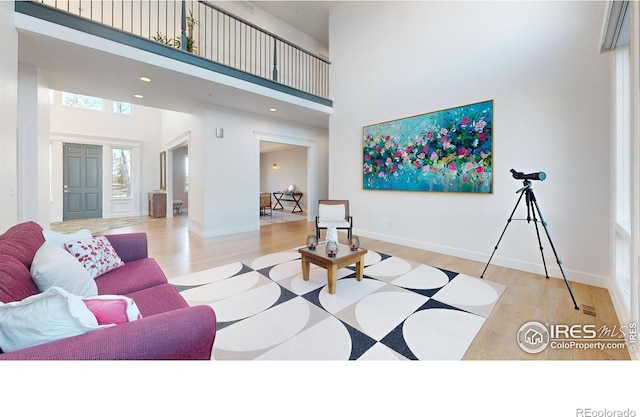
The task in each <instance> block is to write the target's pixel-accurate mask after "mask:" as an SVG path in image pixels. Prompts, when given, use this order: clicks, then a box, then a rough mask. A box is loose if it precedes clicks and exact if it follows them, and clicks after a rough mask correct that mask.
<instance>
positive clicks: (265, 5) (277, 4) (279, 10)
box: [251, 1, 336, 45]
mask: <svg viewBox="0 0 640 417" xmlns="http://www.w3.org/2000/svg"><path fill="white" fill-rule="evenodd" d="M251 3H253V4H255V5H256V6H257V7H259V8H261V9H262V10H264V11H266V12H267V13H269V14H271V15H273V16H276V17H277V18H279V19H280V20H282V21H284V22H286V23H288V24H290V25H291V26H293V27H294V28H296V29H298V30H299V31H301V32H302V33H306V34H307V35H309V36H311V37H312V38H314V39H316V40H317V41H320V42H322V43H323V44H324V45H329V8H330V7H331V6H332V5H333V4H334V3H336V2H335V1H253V2H251Z"/></svg>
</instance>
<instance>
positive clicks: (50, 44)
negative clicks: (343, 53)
mask: <svg viewBox="0 0 640 417" xmlns="http://www.w3.org/2000/svg"><path fill="white" fill-rule="evenodd" d="M263 3H264V4H263ZM329 3H330V2H313V1H312V2H305V1H294V2H287V1H285V2H272V1H268V2H261V1H258V2H255V4H256V5H258V6H259V7H262V8H263V9H264V10H266V11H267V12H268V13H272V14H273V15H275V16H276V17H278V18H280V19H281V20H283V21H287V22H288V23H290V24H291V25H292V26H295V27H300V28H303V29H306V30H305V32H307V33H308V34H309V35H310V36H313V37H314V38H316V37H317V38H323V39H324V38H326V25H322V24H317V23H319V22H320V21H322V19H323V18H319V16H328V5H329ZM327 20H328V18H327ZM310 22H314V23H313V24H311V23H310ZM17 26H19V25H17ZM19 27H20V26H19ZM35 32H36V31H29V30H22V29H19V60H20V63H22V64H28V65H32V66H34V67H37V68H39V69H40V71H41V75H42V76H43V77H44V79H45V81H46V82H47V85H48V86H49V87H50V88H52V89H55V90H61V91H70V92H75V93H79V94H85V95H92V96H97V97H103V98H107V99H112V100H121V101H128V102H132V103H134V104H138V105H145V106H149V107H156V108H161V109H167V110H174V111H181V112H191V111H193V110H195V109H196V108H197V107H198V106H199V105H200V104H202V103H210V104H214V105H222V106H226V107H231V108H236V109H241V110H244V111H249V112H253V113H257V114H262V115H265V116H268V117H275V118H280V119H284V120H289V121H295V122H300V123H305V124H309V125H312V126H318V127H324V128H326V127H328V118H329V116H328V114H327V113H326V112H323V111H318V110H317V107H316V108H313V106H310V107H309V108H306V107H304V106H300V105H298V104H295V103H292V102H291V101H289V102H288V101H286V100H278V99H275V98H273V97H268V96H266V95H261V94H255V93H250V92H248V91H245V90H243V89H241V88H235V87H231V86H226V85H223V84H220V83H216V82H212V80H211V79H210V78H209V79H207V76H206V74H205V75H204V76H203V77H201V78H199V77H194V76H191V75H187V74H185V73H183V72H180V71H175V70H174V69H170V68H167V67H166V66H163V65H151V64H148V63H145V62H141V61H140V60H137V59H133V58H126V57H123V56H119V55H117V54H112V53H109V52H105V51H103V50H101V49H98V48H99V47H97V46H95V45H93V47H88V46H85V45H82V44H78V43H71V42H66V41H63V40H59V39H54V38H50V37H46V36H42V35H40V34H38V33H35ZM319 40H321V41H322V39H319ZM141 76H147V77H150V78H151V79H152V82H150V83H143V82H141V81H140V80H139V77H141ZM134 94H142V95H144V98H143V99H136V98H134V97H133V95H134ZM271 108H276V109H277V112H275V113H274V112H270V111H269V109H271Z"/></svg>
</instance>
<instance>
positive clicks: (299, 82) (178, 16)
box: [34, 0, 331, 102]
mask: <svg viewBox="0 0 640 417" xmlns="http://www.w3.org/2000/svg"><path fill="white" fill-rule="evenodd" d="M34 3H41V4H43V5H46V6H49V7H52V8H55V9H58V10H62V11H64V12H66V13H69V14H72V15H76V16H79V17H81V18H85V19H89V20H91V21H95V22H98V23H101V24H103V25H106V26H109V27H111V28H114V29H117V30H119V31H122V32H126V33H128V34H132V35H135V36H138V37H142V38H146V39H150V40H153V41H156V42H159V43H162V44H164V45H166V46H168V47H173V48H178V49H181V50H183V51H186V52H189V53H191V54H194V55H197V56H199V57H202V58H204V59H206V60H209V61H212V62H215V63H218V64H221V65H224V66H226V67H229V68H233V69H235V70H238V71H241V72H243V73H247V74H251V75H254V76H257V77H260V78H262V79H265V80H270V81H273V82H275V83H277V84H279V85H283V86H286V87H289V88H292V89H294V90H298V91H301V92H304V93H307V94H310V95H312V96H316V97H319V98H321V99H324V101H325V102H326V101H328V100H329V95H330V92H329V67H330V65H331V63H330V62H329V61H328V60H327V59H325V58H323V57H321V56H319V55H316V54H313V53H311V52H309V51H307V50H305V49H303V48H300V47H298V46H296V45H294V44H292V43H291V42H288V41H286V40H285V39H282V38H281V37H279V36H277V35H275V34H273V33H271V32H268V31H266V30H263V29H261V28H259V27H258V26H256V25H254V24H252V23H250V22H248V21H246V20H244V19H242V18H240V17H238V16H235V15H233V14H231V13H229V12H227V11H225V10H223V9H221V8H220V7H218V6H216V5H214V4H212V3H210V2H208V1H196V0H185V1H172V0H155V1H154V0H137V1H126V0H124V1H108V0H107V1H95V0H94V1H89V0H85V1H82V0H77V1H70V0H39V1H34Z"/></svg>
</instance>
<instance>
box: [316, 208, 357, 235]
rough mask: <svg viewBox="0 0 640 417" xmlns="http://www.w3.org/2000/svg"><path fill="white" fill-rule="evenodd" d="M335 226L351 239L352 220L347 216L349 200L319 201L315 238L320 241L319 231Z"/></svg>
mask: <svg viewBox="0 0 640 417" xmlns="http://www.w3.org/2000/svg"><path fill="white" fill-rule="evenodd" d="M330 226H335V228H336V229H342V230H347V237H348V238H349V239H351V234H352V230H353V218H352V217H351V216H350V215H349V200H319V201H318V215H317V216H316V237H317V238H318V239H320V230H321V229H327V228H329V227H330Z"/></svg>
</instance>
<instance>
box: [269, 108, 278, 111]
mask: <svg viewBox="0 0 640 417" xmlns="http://www.w3.org/2000/svg"><path fill="white" fill-rule="evenodd" d="M269 111H278V109H276V108H275V107H271V108H270V109H269Z"/></svg>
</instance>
